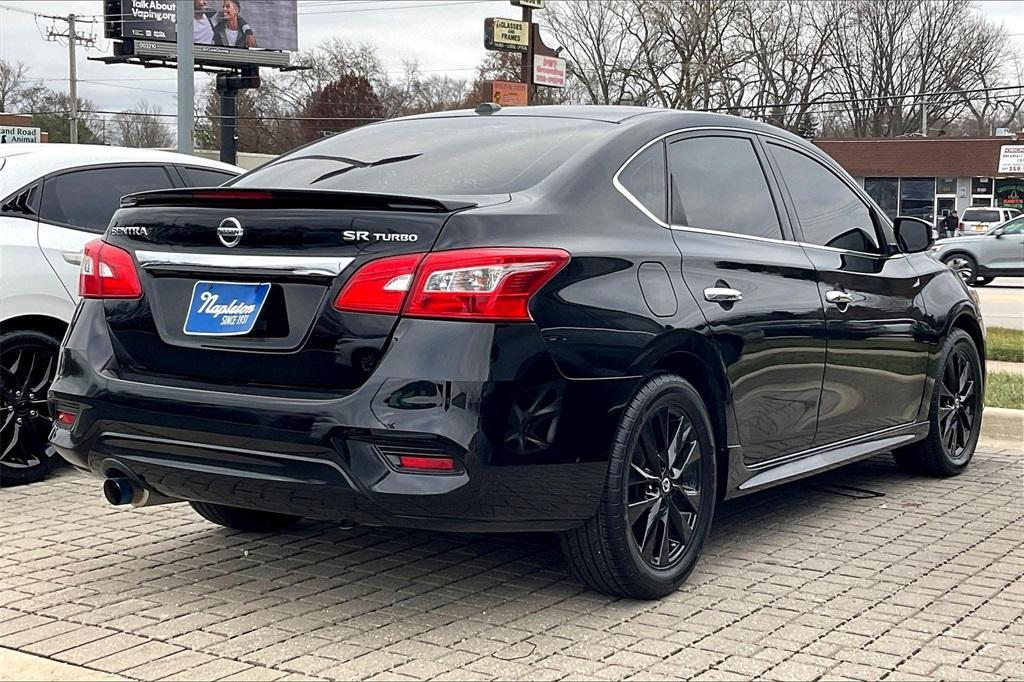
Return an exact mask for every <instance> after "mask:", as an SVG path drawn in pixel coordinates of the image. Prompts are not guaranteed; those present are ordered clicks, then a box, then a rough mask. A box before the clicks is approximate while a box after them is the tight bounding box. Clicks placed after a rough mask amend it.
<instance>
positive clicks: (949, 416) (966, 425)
mask: <svg viewBox="0 0 1024 682" xmlns="http://www.w3.org/2000/svg"><path fill="white" fill-rule="evenodd" d="M938 367H939V371H938V376H936V378H935V388H934V389H933V390H932V397H931V404H930V409H929V413H928V423H929V431H928V437H927V438H926V439H925V440H923V441H919V442H917V443H912V444H911V445H908V446H906V447H903V448H900V449H899V450H896V451H895V452H894V453H893V456H894V457H895V458H896V463H897V464H899V465H900V467H902V468H903V469H906V470H908V471H911V472H913V473H922V474H930V475H932V476H955V475H957V474H959V473H960V472H961V471H963V470H964V469H966V468H967V465H968V464H969V463H970V461H971V458H972V457H973V456H974V448H975V447H976V446H977V444H978V436H979V435H980V433H981V412H982V406H983V404H984V395H985V386H984V379H983V377H982V373H981V359H980V357H979V355H978V348H977V346H975V345H974V339H972V338H971V336H970V334H968V333H967V332H965V331H963V330H962V329H953V330H952V332H950V334H949V336H948V337H947V338H946V342H945V344H944V345H943V348H942V353H941V354H940V356H939V365H938Z"/></svg>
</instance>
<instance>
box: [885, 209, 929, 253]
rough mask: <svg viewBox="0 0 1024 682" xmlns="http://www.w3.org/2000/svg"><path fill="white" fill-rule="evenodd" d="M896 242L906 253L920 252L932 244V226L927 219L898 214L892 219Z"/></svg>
mask: <svg viewBox="0 0 1024 682" xmlns="http://www.w3.org/2000/svg"><path fill="white" fill-rule="evenodd" d="M892 228H893V231H894V232H895V233H896V243H897V244H899V246H900V249H901V250H903V252H904V253H920V252H922V251H927V250H928V249H930V248H931V246H932V226H931V224H930V223H929V222H928V221H926V220H921V219H920V218H913V217H911V216H896V218H894V219H893V221H892Z"/></svg>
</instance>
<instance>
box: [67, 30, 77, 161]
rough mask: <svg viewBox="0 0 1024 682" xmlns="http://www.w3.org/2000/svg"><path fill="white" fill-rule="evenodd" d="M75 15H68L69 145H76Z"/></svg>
mask: <svg viewBox="0 0 1024 682" xmlns="http://www.w3.org/2000/svg"><path fill="white" fill-rule="evenodd" d="M76 37H77V36H76V35H75V15H74V14H69V15H68V95H69V96H70V97H71V114H70V115H69V116H68V125H69V126H70V130H69V131H68V136H69V140H70V141H71V144H78V63H77V61H78V60H76V59H75V38H76Z"/></svg>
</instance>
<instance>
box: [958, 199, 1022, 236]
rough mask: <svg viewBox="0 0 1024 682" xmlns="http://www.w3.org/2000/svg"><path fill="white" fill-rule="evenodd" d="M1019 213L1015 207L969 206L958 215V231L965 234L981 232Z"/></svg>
mask: <svg viewBox="0 0 1024 682" xmlns="http://www.w3.org/2000/svg"><path fill="white" fill-rule="evenodd" d="M1019 215H1020V211H1018V210H1017V209H1015V208H1006V207H1000V206H995V207H992V208H989V207H986V206H971V207H970V208H965V209H964V212H963V213H962V214H961V215H960V231H961V232H962V233H963V234H965V235H971V234H982V233H984V232H987V231H988V230H990V229H992V228H993V227H995V226H996V225H999V224H1000V223H1004V222H1006V221H1007V220H1010V219H1011V218H1016V217H1017V216H1019Z"/></svg>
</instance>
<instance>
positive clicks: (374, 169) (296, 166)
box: [233, 115, 614, 196]
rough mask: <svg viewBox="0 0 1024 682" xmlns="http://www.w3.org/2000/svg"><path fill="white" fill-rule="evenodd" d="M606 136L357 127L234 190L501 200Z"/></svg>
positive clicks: (463, 124)
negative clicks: (495, 196)
mask: <svg viewBox="0 0 1024 682" xmlns="http://www.w3.org/2000/svg"><path fill="white" fill-rule="evenodd" d="M613 130H614V125H613V124H610V123H604V122H601V121H590V120H579V119H568V118H547V117H542V116H501V115H497V116H494V115H492V116H457V117H451V118H423V119H410V120H398V121H388V122H386V123H378V124H374V125H368V126H363V127H361V128H355V129H353V130H349V131H346V132H344V133H340V134H338V135H334V136H333V137H329V138H327V139H325V140H323V141H321V142H317V143H315V144H311V145H309V146H306V147H303V148H301V149H299V150H297V151H296V152H294V153H292V154H288V155H287V156H284V157H282V158H280V159H278V160H277V161H274V162H272V163H270V164H268V165H266V166H262V167H261V168H258V169H256V170H254V171H252V172H250V173H248V174H246V175H244V176H242V177H241V178H240V179H239V180H238V182H236V183H234V185H233V186H234V187H247V186H248V187H263V188H271V189H273V188H293V189H305V188H309V189H328V190H347V191H352V192H381V193H392V194H414V195H415V194H422V195H427V196H429V195H444V194H448V195H453V194H454V195H458V194H504V193H507V192H517V191H520V190H524V189H526V188H528V187H532V186H534V185H536V184H538V183H539V182H541V181H542V180H544V179H545V178H546V177H548V176H549V175H550V174H551V173H552V172H554V171H555V170H556V169H557V168H558V167H559V166H561V165H562V164H563V163H565V162H566V161H567V160H569V158H571V157H572V156H574V155H575V154H576V153H577V152H579V151H580V150H581V149H583V148H584V147H586V146H587V145H588V144H590V143H592V142H594V141H596V140H597V139H599V138H601V137H602V136H604V135H606V134H608V133H609V132H611V131H613Z"/></svg>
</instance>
